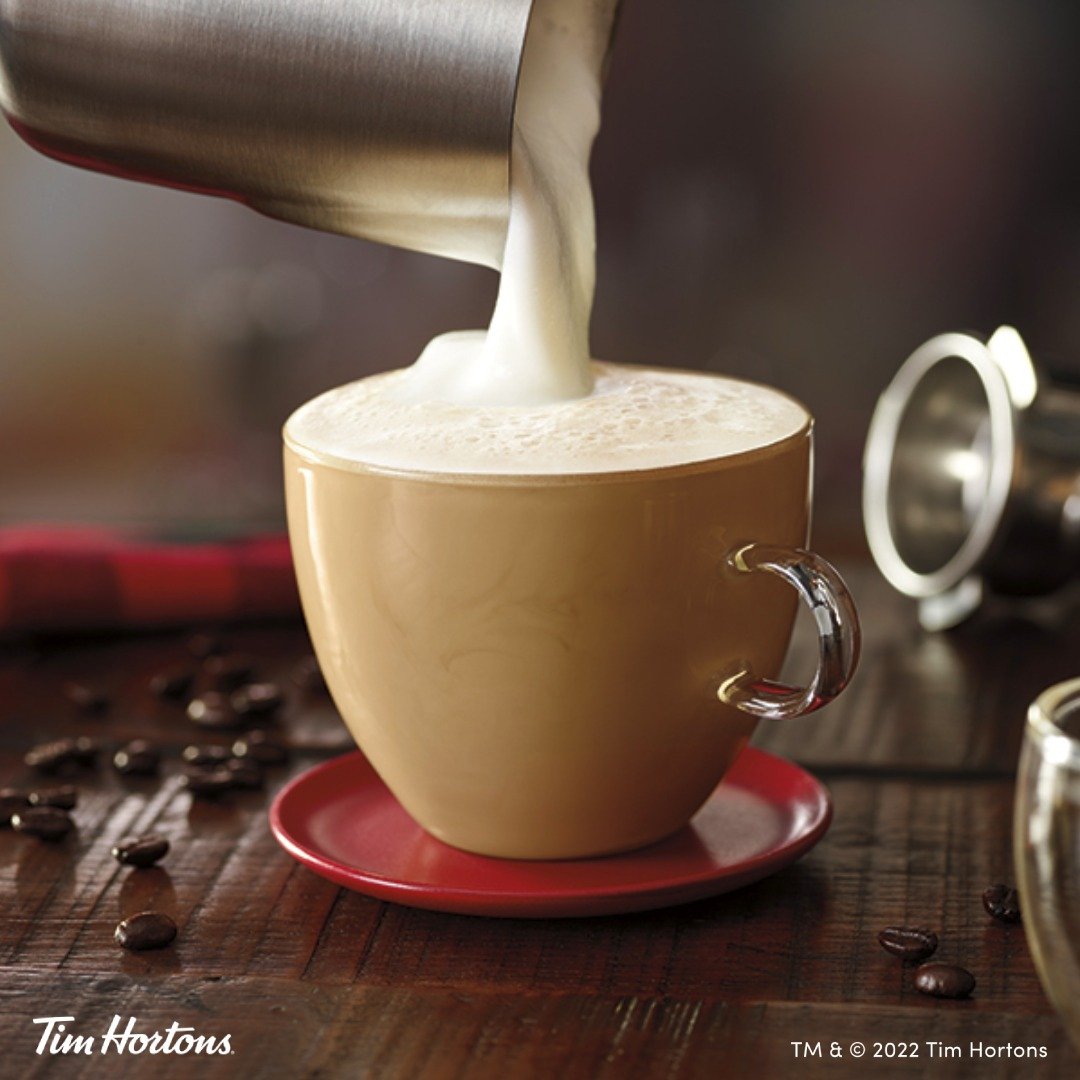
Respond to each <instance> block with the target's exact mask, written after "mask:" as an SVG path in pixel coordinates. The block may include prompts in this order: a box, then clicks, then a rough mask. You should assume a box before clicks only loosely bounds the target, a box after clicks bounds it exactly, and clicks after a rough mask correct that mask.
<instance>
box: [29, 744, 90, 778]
mask: <svg viewBox="0 0 1080 1080" xmlns="http://www.w3.org/2000/svg"><path fill="white" fill-rule="evenodd" d="M76 753H77V747H76V745H75V740H74V739H56V740H54V741H53V742H47V743H40V744H39V745H37V746H35V747H34V748H33V749H32V750H28V751H27V753H26V755H25V757H24V758H23V761H25V762H26V764H27V765H29V766H30V768H32V769H37V771H38V772H42V773H54V772H59V771H60V769H62V768H63V767H64V766H65V765H71V764H74V763H75V762H76V760H77V759H76Z"/></svg>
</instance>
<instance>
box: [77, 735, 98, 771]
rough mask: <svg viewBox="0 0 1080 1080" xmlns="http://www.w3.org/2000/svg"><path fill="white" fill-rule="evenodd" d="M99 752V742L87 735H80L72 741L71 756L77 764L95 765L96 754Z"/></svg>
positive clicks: (91, 766) (89, 766)
mask: <svg viewBox="0 0 1080 1080" xmlns="http://www.w3.org/2000/svg"><path fill="white" fill-rule="evenodd" d="M100 754H101V743H100V742H99V741H98V740H97V739H92V738H90V736H89V735H80V736H79V737H78V738H77V739H75V740H74V741H73V743H72V748H71V757H72V760H73V761H74V762H75V763H76V764H78V765H84V766H86V767H87V768H93V767H94V766H95V765H97V761H98V756H99V755H100Z"/></svg>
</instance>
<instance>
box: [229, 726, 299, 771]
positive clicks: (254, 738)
mask: <svg viewBox="0 0 1080 1080" xmlns="http://www.w3.org/2000/svg"><path fill="white" fill-rule="evenodd" d="M232 752H233V756H234V757H238V758H250V759H251V760H252V761H257V762H258V763H259V764H260V765H283V764H284V763H285V762H286V761H288V760H289V751H288V749H287V748H286V747H285V746H284V745H283V744H282V743H279V742H277V741H276V740H275V739H273V738H271V737H270V736H269V735H267V734H266V732H265V731H258V730H256V731H249V732H247V733H246V734H245V735H242V736H241V737H240V738H239V739H237V740H236V742H234V743H233V744H232Z"/></svg>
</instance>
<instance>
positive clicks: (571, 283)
mask: <svg viewBox="0 0 1080 1080" xmlns="http://www.w3.org/2000/svg"><path fill="white" fill-rule="evenodd" d="M614 3H615V0H536V2H535V4H534V6H533V14H532V18H531V20H530V24H529V31H528V34H527V37H526V42H525V51H524V54H523V57H522V65H521V76H520V82H519V87H518V96H517V107H516V112H515V118H514V132H513V140H512V147H511V169H510V214H509V222H508V228H507V236H506V246H505V249H504V251H503V257H502V263H501V271H502V276H501V279H500V284H499V294H498V299H497V300H496V303H495V311H494V314H493V315H492V318H491V324H490V327H489V329H488V332H487V334H486V335H484V334H477V333H474V334H466V335H462V334H460V333H451V334H443V335H440V336H439V337H436V338H435V339H434V340H433V341H431V342H430V343H429V344H428V345H427V347H426V349H425V350H424V352H423V354H422V355H421V357H420V359H419V360H418V361H417V363H416V364H415V365H414V366H413V368H412V369H411V370H410V373H409V375H408V377H407V378H405V379H402V380H400V381H399V385H398V387H397V389H398V392H399V393H400V394H401V395H402V396H403V397H405V398H410V399H413V400H426V399H430V398H439V399H441V400H444V401H454V402H459V403H462V404H468V403H471V404H481V405H535V404H543V403H546V402H552V401H561V400H566V399H568V398H576V397H581V396H583V395H585V394H588V393H589V392H590V390H591V389H592V368H591V366H590V363H589V317H590V314H591V312H592V303H593V291H594V284H595V276H596V227H595V216H594V212H593V198H592V188H591V186H590V183H589V152H590V150H591V148H592V144H593V140H594V139H595V137H596V133H597V130H598V129H599V126H600V72H601V68H602V65H603V60H604V56H605V54H606V52H607V45H608V38H609V34H610V29H611V12H612V8H613V6H614Z"/></svg>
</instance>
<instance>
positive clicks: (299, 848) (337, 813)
mask: <svg viewBox="0 0 1080 1080" xmlns="http://www.w3.org/2000/svg"><path fill="white" fill-rule="evenodd" d="M831 817H832V800H831V799H830V798H829V793H828V791H827V790H826V789H825V788H824V787H823V786H822V785H821V784H820V783H819V782H818V781H817V780H815V779H814V777H812V776H811V775H810V774H809V773H806V772H804V771H803V770H802V769H800V768H799V767H798V766H797V765H793V764H792V763H791V762H789V761H785V760H783V759H782V758H778V757H774V756H773V755H772V754H767V753H765V752H764V751H763V750H755V749H753V748H748V749H746V750H744V751H743V752H742V754H741V755H740V757H739V758H738V760H737V761H736V762H735V764H734V766H732V769H731V771H730V772H729V773H728V775H727V777H725V779H724V781H723V783H722V784H720V785H719V787H717V789H716V790H715V791H714V792H713V794H712V795H711V796H710V797H709V800H708V802H706V804H705V805H704V806H703V807H702V808H701V810H699V811H698V813H697V815H696V816H695V817H694V820H693V821H692V822H691V823H690V824H689V825H688V826H687V827H686V828H685V829H682V830H681V831H680V832H678V833H676V834H675V835H674V836H671V837H669V838H668V839H666V840H662V841H660V842H659V843H656V844H651V845H649V846H648V847H645V848H640V849H638V850H637V851H631V852H627V853H626V854H624V855H609V856H606V857H603V858H597V859H568V860H562V861H546V862H533V861H527V860H521V861H519V860H514V859H492V858H485V857H484V856H482V855H470V854H468V853H467V852H464V851H459V850H457V848H452V847H449V846H447V845H446V844H444V843H442V842H441V841H439V840H436V839H435V838H434V837H432V836H430V835H428V834H427V833H426V832H424V830H423V829H421V828H420V826H419V825H417V824H416V822H415V821H413V819H412V818H411V817H409V815H408V814H407V813H406V812H405V811H404V810H403V809H402V808H401V805H400V804H399V803H398V801H397V800H396V799H395V798H394V797H393V795H391V794H390V792H389V791H388V790H387V788H386V786H385V785H384V784H383V782H382V781H381V780H380V779H379V777H378V776H377V775H376V774H375V771H374V770H373V769H372V767H371V766H370V765H369V764H368V762H367V759H366V758H365V757H364V755H363V754H361V753H360V752H359V751H357V752H355V753H351V754H345V755H344V756H342V757H339V758H335V759H334V760H332V761H327V762H325V763H324V764H322V765H318V766H316V767H315V768H314V769H310V770H309V771H308V772H306V773H304V774H303V775H301V776H298V777H297V778H296V779H295V780H293V781H292V782H291V783H289V784H288V785H287V786H286V787H284V788H282V790H281V791H280V792H279V793H278V795H277V797H276V798H275V799H274V803H273V806H272V807H271V809H270V827H271V829H273V832H274V835H275V837H277V840H278V843H280V844H281V846H282V847H283V848H284V849H285V850H286V851H287V852H288V853H289V854H290V855H292V856H293V857H294V858H295V859H297V860H299V861H300V862H301V863H303V864H304V866H307V867H309V868H310V869H312V870H314V871H315V873H317V874H321V875H322V876H323V877H325V878H329V879H330V880H331V881H335V882H337V883H338V884H339V885H344V886H345V887H346V888H348V889H354V890H355V891H357V892H361V893H366V894H368V895H369V896H375V897H378V898H379V899H381V900H393V901H394V902H396V903H398V904H408V905H410V906H412V907H420V908H430V909H431V910H433V911H450V912H456V913H458V914H463V915H495V916H504V917H518V918H542V917H558V916H572V915H609V914H613V913H617V912H628V911H644V910H647V909H649V908H658V907H666V906H667V905H669V904H682V903H686V902H687V901H690V900H700V899H702V898H703V897H706V896H716V895H718V894H720V893H725V892H730V891H731V890H732V889H738V888H741V887H742V886H743V885H748V884H750V882H752V881H757V880H759V879H760V878H763V877H766V876H768V875H769V874H772V873H774V872H775V871H777V870H779V869H780V868H781V867H783V866H787V865H788V863H791V862H794V861H795V860H796V859H797V858H799V857H800V856H801V855H804V854H805V853H806V852H807V851H809V850H810V848H812V847H813V846H814V844H816V843H817V842H818V840H820V839H821V837H822V836H823V835H824V834H825V830H826V829H827V828H828V827H829V821H830V819H831Z"/></svg>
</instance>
